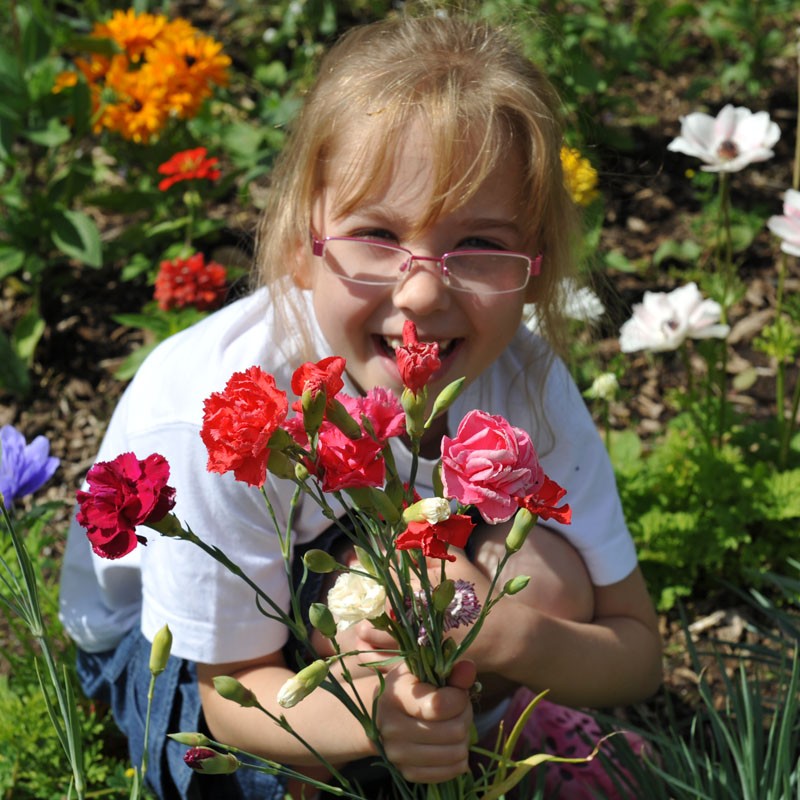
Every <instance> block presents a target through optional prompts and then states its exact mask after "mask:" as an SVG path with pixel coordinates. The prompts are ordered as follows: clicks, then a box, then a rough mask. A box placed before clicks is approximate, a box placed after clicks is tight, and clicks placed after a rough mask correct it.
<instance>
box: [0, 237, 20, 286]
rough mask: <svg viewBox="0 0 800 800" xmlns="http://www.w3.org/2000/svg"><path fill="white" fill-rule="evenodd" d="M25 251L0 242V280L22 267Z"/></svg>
mask: <svg viewBox="0 0 800 800" xmlns="http://www.w3.org/2000/svg"><path fill="white" fill-rule="evenodd" d="M24 263H25V251H24V250H20V249H19V248H17V247H13V246H12V245H7V244H2V243H0V281H1V280H3V278H6V277H8V276H9V275H12V274H13V273H15V272H16V271H17V270H18V269H21V268H22V265H23V264H24Z"/></svg>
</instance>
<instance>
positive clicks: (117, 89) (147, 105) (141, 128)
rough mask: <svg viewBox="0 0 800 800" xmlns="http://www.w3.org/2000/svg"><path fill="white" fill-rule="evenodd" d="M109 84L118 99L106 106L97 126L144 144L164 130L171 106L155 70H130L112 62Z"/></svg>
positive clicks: (97, 128) (102, 110)
mask: <svg viewBox="0 0 800 800" xmlns="http://www.w3.org/2000/svg"><path fill="white" fill-rule="evenodd" d="M115 63H116V62H115ZM106 88H107V89H110V90H112V91H113V97H114V101H113V102H110V103H108V104H106V105H104V106H102V108H101V111H100V114H99V116H98V118H97V122H96V123H95V130H99V129H102V128H106V129H107V130H110V131H116V132H117V133H119V134H120V135H121V136H123V137H124V138H125V139H128V140H130V141H133V142H138V143H143V144H146V143H147V142H149V141H150V139H151V138H153V137H154V136H156V135H157V134H158V133H160V131H161V130H162V128H163V127H164V125H165V124H166V122H167V119H168V117H169V108H168V106H167V105H166V103H165V102H164V96H165V88H164V86H163V84H162V83H160V82H159V80H158V79H157V77H156V76H155V75H153V73H152V71H151V70H148V69H144V68H143V69H140V70H138V71H137V72H127V71H123V70H122V69H120V70H117V69H115V64H114V63H112V69H110V70H109V72H108V75H107V76H106Z"/></svg>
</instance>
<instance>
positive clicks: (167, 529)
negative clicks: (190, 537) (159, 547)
mask: <svg viewBox="0 0 800 800" xmlns="http://www.w3.org/2000/svg"><path fill="white" fill-rule="evenodd" d="M145 524H146V525H147V527H148V528H152V529H153V530H154V531H158V532H159V533H160V534H161V535H162V536H168V537H171V538H174V539H183V538H185V537H186V531H185V530H184V529H183V525H181V523H180V521H179V520H178V518H177V517H176V516H175V515H174V514H172V513H169V514H167V515H166V516H165V517H163V518H162V519H159V520H148V521H147V522H146V523H145Z"/></svg>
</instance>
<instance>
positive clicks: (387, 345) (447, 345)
mask: <svg viewBox="0 0 800 800" xmlns="http://www.w3.org/2000/svg"><path fill="white" fill-rule="evenodd" d="M375 339H376V341H377V343H378V346H379V348H380V349H381V350H382V351H383V352H384V353H385V354H386V355H387V356H389V357H390V358H394V357H395V350H397V348H398V347H400V346H401V345H402V344H403V340H402V339H401V338H399V337H394V336H375ZM460 341H461V339H439V340H437V344H438V345H439V358H440V359H442V360H444V359H445V358H447V357H448V356H449V355H450V354H451V353H452V352H453V351H454V350H455V349H456V347H458V344H459V342H460Z"/></svg>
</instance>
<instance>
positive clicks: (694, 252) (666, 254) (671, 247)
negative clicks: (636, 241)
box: [653, 239, 703, 267]
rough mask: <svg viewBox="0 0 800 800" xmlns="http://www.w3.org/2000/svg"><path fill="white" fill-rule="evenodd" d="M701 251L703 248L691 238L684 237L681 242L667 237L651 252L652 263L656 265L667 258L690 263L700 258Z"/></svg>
mask: <svg viewBox="0 0 800 800" xmlns="http://www.w3.org/2000/svg"><path fill="white" fill-rule="evenodd" d="M702 252H703V248H702V247H700V245H699V244H697V242H695V241H693V240H692V239H684V240H683V241H682V242H676V241H675V240H674V239H668V240H667V241H665V242H662V243H661V244H660V245H659V246H658V248H657V249H656V251H655V253H653V264H654V266H656V267H657V266H659V265H660V264H661V262H662V261H664V260H665V259H668V258H671V259H674V260H675V261H685V262H688V263H690V264H692V263H694V262H696V261H697V260H698V259H699V258H700V256H701V255H702Z"/></svg>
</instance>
